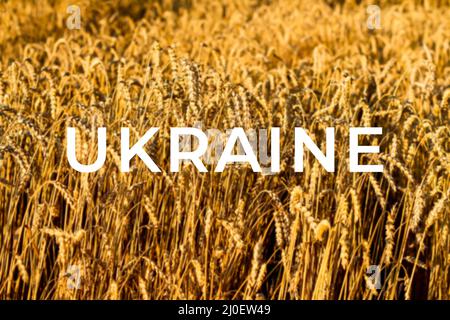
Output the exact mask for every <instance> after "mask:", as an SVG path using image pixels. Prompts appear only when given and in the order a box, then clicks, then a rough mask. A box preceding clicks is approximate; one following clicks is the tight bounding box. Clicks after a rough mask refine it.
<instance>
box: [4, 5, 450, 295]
mask: <svg viewBox="0 0 450 320" xmlns="http://www.w3.org/2000/svg"><path fill="white" fill-rule="evenodd" d="M337 2H340V3H341V4H337ZM337 2H335V1H328V2H327V1H321V0H317V1H287V0H278V1H277V0H273V1H270V0H253V1H250V0H249V1H242V0H234V1H223V4H222V3H221V2H219V1H209V0H201V1H192V2H191V1H188V0H184V1H183V0H180V1H175V0H174V1H146V3H147V4H146V5H143V4H139V2H138V1H76V0H73V1H50V0H46V1H34V2H32V1H25V0H18V1H3V3H2V4H0V30H1V31H0V62H1V64H0V228H1V233H0V243H1V245H0V298H2V299H449V298H450V239H449V235H448V233H449V227H450V215H449V214H450V211H449V209H448V208H449V202H450V191H449V189H450V139H449V138H450V122H449V117H450V113H449V102H450V101H449V100H450V10H449V7H450V3H449V2H448V1H432V0H430V1H403V2H402V1H379V2H378V4H379V7H380V10H381V11H380V13H381V23H380V27H381V28H380V29H375V30H369V29H368V27H367V20H368V16H369V13H368V12H367V6H368V5H369V4H370V3H371V2H368V1H337ZM355 2H360V3H359V4H356V3H355ZM69 5H76V6H78V7H79V8H80V10H81V11H80V14H81V27H80V29H76V28H75V29H71V28H68V26H67V24H66V22H67V19H68V18H69V16H71V14H72V13H68V12H67V10H66V9H67V7H68V6H69ZM199 121H201V123H202V126H203V129H207V128H218V129H220V130H225V129H227V128H233V127H244V128H245V129H250V128H256V129H258V128H270V127H280V128H281V169H282V170H281V172H280V173H278V174H275V175H262V174H260V173H254V172H252V170H251V169H250V168H249V167H248V166H229V167H227V169H226V170H225V171H224V172H223V173H214V172H213V170H209V172H208V173H200V172H198V170H197V169H196V168H195V167H194V166H193V165H190V164H186V165H183V167H182V170H181V171H180V172H179V173H171V172H169V161H168V159H169V128H170V127H183V126H194V125H195V123H198V122H199ZM69 126H73V127H77V128H78V129H79V131H78V138H79V140H77V141H82V143H78V146H79V147H78V150H77V154H78V159H79V160H80V162H83V163H92V162H93V161H95V159H96V157H97V143H96V141H97V128H98V127H101V126H104V127H107V130H108V152H107V159H106V163H105V165H104V166H103V167H102V169H100V170H99V171H97V172H95V173H79V172H77V171H75V170H74V169H73V168H71V167H70V166H69V163H68V161H67V157H66V128H67V127H69ZM121 127H129V128H130V129H131V133H132V134H131V135H132V137H133V138H132V140H133V141H136V140H137V139H138V137H141V136H142V135H143V134H144V133H145V132H146V131H147V130H148V129H149V128H150V127H160V128H161V129H160V132H159V133H158V136H157V137H156V138H155V139H152V140H151V141H152V143H149V144H148V145H147V152H148V153H149V154H150V155H151V156H152V158H153V159H154V161H155V162H156V163H157V164H158V166H159V167H160V168H162V169H163V172H162V173H152V172H150V170H149V169H148V168H147V167H146V166H145V165H144V163H143V162H142V161H141V160H140V159H134V160H133V161H132V170H131V172H130V173H122V172H120V171H119V167H118V166H120V128H121ZM294 127H302V128H305V129H307V131H308V133H309V134H310V135H311V137H312V138H313V140H314V141H316V142H317V143H318V145H319V146H321V148H322V150H325V128H326V127H335V129H336V145H335V149H336V172H335V173H328V172H326V171H325V170H324V168H323V167H322V166H321V165H320V163H319V162H318V161H317V160H316V159H315V158H314V157H313V156H312V154H311V153H310V152H306V153H305V170H304V172H303V173H300V172H294V169H293V167H292V166H293V156H294V148H293V147H294V141H293V138H294V136H293V130H294V129H293V128H294ZM350 127H382V128H383V135H382V136H372V137H367V138H364V139H361V143H362V144H363V142H365V144H373V145H380V148H381V153H379V154H366V155H363V156H361V157H360V158H361V160H360V161H361V162H362V163H365V164H369V163H371V164H376V163H382V164H384V172H383V173H351V172H349V170H348V148H349V146H348V131H349V128H350ZM208 168H210V166H208ZM368 270H369V272H368ZM378 272H379V274H380V278H379V282H377V283H375V282H373V280H374V279H375V278H376V275H377V274H378ZM374 284H380V287H379V288H378V289H377V287H376V286H374Z"/></svg>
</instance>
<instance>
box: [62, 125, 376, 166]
mask: <svg viewBox="0 0 450 320" xmlns="http://www.w3.org/2000/svg"><path fill="white" fill-rule="evenodd" d="M158 130H159V128H157V127H152V128H150V129H149V130H148V131H147V132H146V133H145V134H144V135H143V136H142V137H141V138H140V139H139V140H138V141H137V142H136V143H135V144H134V145H133V146H131V147H130V131H129V129H128V128H121V155H120V156H121V161H120V170H121V171H122V172H129V171H130V161H131V159H133V158H134V157H135V156H137V157H139V158H140V159H141V160H142V161H143V162H144V163H145V165H146V166H147V167H148V168H149V169H150V170H151V171H152V172H161V169H160V168H159V167H158V166H157V165H156V163H155V162H154V161H153V159H152V158H151V157H150V155H149V154H148V153H147V152H145V149H144V146H145V144H146V143H147V142H148V141H149V140H150V139H151V138H152V137H153V136H154V135H155V134H156V133H157V132H158ZM270 131H271V134H270V140H271V141H270V145H271V149H270V153H271V157H270V173H277V172H280V128H278V127H273V128H271V130H270ZM325 133H326V152H325V154H324V153H323V152H322V151H321V150H320V149H319V147H318V146H317V145H316V144H315V143H314V141H313V140H312V139H311V138H310V137H309V136H308V134H307V133H306V131H305V130H304V129H303V128H295V129H294V148H295V149H294V170H295V172H303V153H304V146H306V147H307V148H308V150H309V151H310V152H311V153H312V154H313V155H314V157H315V158H316V159H317V160H318V161H319V163H320V164H321V165H322V166H323V167H324V168H325V170H326V171H327V172H334V171H335V151H334V128H326V132H325ZM381 134H382V128H381V127H356V128H350V130H349V167H350V168H349V169H350V172H382V171H383V165H381V164H377V165H373V164H371V165H368V164H366V165H363V164H359V160H358V158H359V154H361V153H379V152H380V148H379V146H372V145H363V146H361V145H359V144H358V137H359V136H360V135H381ZM97 135H98V152H97V159H96V160H95V162H94V163H92V164H81V163H80V162H79V161H78V159H77V156H76V149H77V148H76V143H77V142H76V141H75V140H76V139H75V136H76V132H75V128H73V127H68V128H67V158H68V161H69V164H70V166H71V167H72V168H73V169H75V170H76V171H79V172H83V173H89V172H95V171H97V170H99V169H100V168H101V167H102V166H103V164H104V163H105V160H106V149H107V147H106V128H105V127H100V128H98V129H97ZM186 136H187V137H189V138H192V137H194V138H196V139H197V145H196V148H195V150H189V151H186V150H185V149H186V148H180V147H183V146H182V144H181V143H180V138H181V137H186ZM78 143H79V142H78ZM239 144H240V145H239ZM208 147H209V146H208V135H207V134H205V133H204V132H203V131H202V130H201V129H198V128H192V127H182V128H181V127H176V128H170V171H171V172H178V171H179V168H180V164H181V163H182V162H186V161H187V162H192V164H193V165H194V166H195V167H196V168H197V170H199V171H200V172H208V169H207V168H206V166H205V164H204V162H203V161H202V158H204V157H205V154H206V153H207V151H209V150H208ZM237 147H240V150H241V152H238V154H235V152H234V150H235V149H236V148H237ZM254 149H255V148H254V145H253V146H252V143H251V142H250V141H249V138H248V136H247V134H246V131H245V130H244V129H243V128H240V127H236V128H233V129H231V130H229V133H228V134H227V139H226V143H225V147H224V148H223V150H220V152H219V153H220V155H218V161H217V164H216V166H215V169H214V172H223V170H224V169H225V167H226V166H227V165H228V164H236V163H238V164H249V165H250V166H251V168H252V170H253V172H263V171H262V168H261V166H260V163H259V162H258V158H257V156H256V154H255V150H254Z"/></svg>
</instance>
